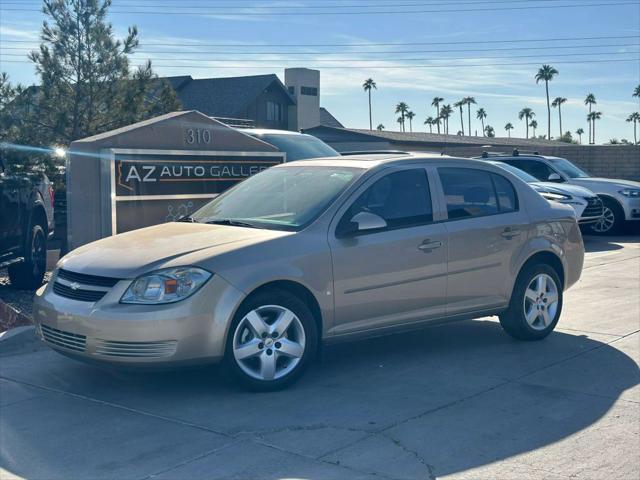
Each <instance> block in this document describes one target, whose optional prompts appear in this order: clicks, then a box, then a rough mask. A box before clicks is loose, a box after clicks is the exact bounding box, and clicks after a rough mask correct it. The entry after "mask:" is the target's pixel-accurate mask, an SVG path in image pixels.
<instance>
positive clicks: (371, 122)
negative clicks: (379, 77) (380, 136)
mask: <svg viewBox="0 0 640 480" xmlns="http://www.w3.org/2000/svg"><path fill="white" fill-rule="evenodd" d="M369 130H373V121H372V119H371V89H369Z"/></svg>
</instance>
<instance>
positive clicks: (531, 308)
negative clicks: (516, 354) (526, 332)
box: [524, 273, 559, 330]
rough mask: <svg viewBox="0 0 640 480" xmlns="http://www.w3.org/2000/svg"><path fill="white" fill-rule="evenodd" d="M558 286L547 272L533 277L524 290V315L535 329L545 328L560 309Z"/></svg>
mask: <svg viewBox="0 0 640 480" xmlns="http://www.w3.org/2000/svg"><path fill="white" fill-rule="evenodd" d="M558 301H559V295H558V286H557V285H556V282H555V281H554V280H553V278H551V277H550V276H549V275H547V274H546V273H540V274H538V275H536V276H535V277H533V279H532V280H531V282H529V285H528V287H527V289H526V290H525V292H524V315H525V319H526V320H527V323H528V324H529V326H530V327H531V328H533V329H534V330H545V329H546V328H547V327H549V325H551V324H552V323H553V321H554V320H555V318H556V313H557V311H558Z"/></svg>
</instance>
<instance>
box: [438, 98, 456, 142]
mask: <svg viewBox="0 0 640 480" xmlns="http://www.w3.org/2000/svg"><path fill="white" fill-rule="evenodd" d="M452 113H453V108H451V105H449V104H447V105H443V106H442V108H441V109H440V117H441V118H442V120H444V133H446V134H447V135H449V117H451V114H452Z"/></svg>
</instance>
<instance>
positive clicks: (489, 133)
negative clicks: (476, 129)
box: [484, 125, 496, 138]
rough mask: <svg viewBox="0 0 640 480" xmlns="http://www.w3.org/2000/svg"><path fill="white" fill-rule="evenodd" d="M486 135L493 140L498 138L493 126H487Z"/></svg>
mask: <svg viewBox="0 0 640 480" xmlns="http://www.w3.org/2000/svg"><path fill="white" fill-rule="evenodd" d="M484 133H486V134H487V137H489V138H492V137H495V136H496V131H495V130H494V129H493V127H492V126H491V125H487V126H486V127H485V128H484Z"/></svg>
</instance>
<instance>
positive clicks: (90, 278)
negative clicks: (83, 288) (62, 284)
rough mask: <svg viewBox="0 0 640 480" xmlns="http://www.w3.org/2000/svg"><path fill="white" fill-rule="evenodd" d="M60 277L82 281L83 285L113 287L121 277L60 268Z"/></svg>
mask: <svg viewBox="0 0 640 480" xmlns="http://www.w3.org/2000/svg"><path fill="white" fill-rule="evenodd" d="M58 278H62V279H64V280H68V281H70V282H76V283H81V284H82V285H92V286H95V287H109V288H111V287H113V286H114V285H115V284H116V283H118V282H119V281H120V280H121V279H120V278H111V277H99V276H97V275H85V274H84V273H76V272H70V271H69V270H64V269H62V268H60V269H59V270H58Z"/></svg>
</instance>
